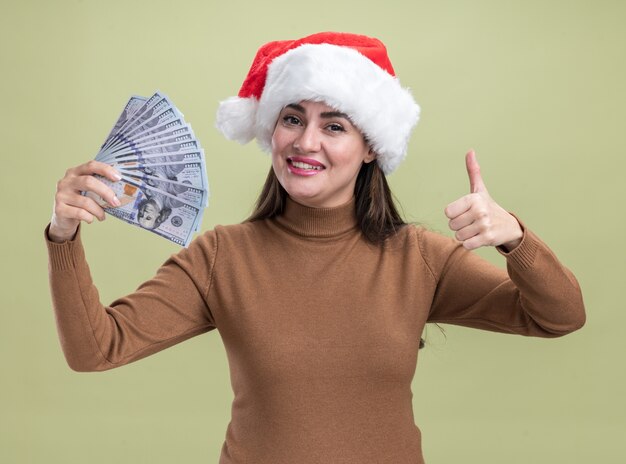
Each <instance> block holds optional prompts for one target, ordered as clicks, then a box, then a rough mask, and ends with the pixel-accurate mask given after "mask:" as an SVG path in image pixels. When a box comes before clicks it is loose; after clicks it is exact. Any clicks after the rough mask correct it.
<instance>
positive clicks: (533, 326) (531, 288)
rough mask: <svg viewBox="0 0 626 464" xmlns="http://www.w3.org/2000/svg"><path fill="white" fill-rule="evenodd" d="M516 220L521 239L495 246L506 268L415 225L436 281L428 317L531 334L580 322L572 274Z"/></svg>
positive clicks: (560, 331) (552, 333) (555, 332)
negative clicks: (507, 249)
mask: <svg viewBox="0 0 626 464" xmlns="http://www.w3.org/2000/svg"><path fill="white" fill-rule="evenodd" d="M520 224H521V223H520ZM521 225H522V229H523V237H522V241H521V243H520V244H519V245H518V246H517V247H516V248H515V249H513V250H512V251H511V252H508V253H507V252H504V251H503V250H502V249H500V248H498V251H499V252H500V254H502V255H503V256H504V257H505V258H506V271H505V270H504V269H500V268H498V267H496V266H494V265H493V264H491V263H489V262H488V261H486V260H484V259H482V258H481V257H480V256H478V255H477V254H476V253H474V252H471V251H468V250H466V249H465V248H463V246H462V245H461V244H460V243H459V242H457V241H456V240H453V239H451V238H447V237H443V236H441V235H438V234H435V233H432V232H428V231H425V230H422V231H421V235H422V236H421V237H420V248H421V251H422V254H423V256H424V259H425V261H426V263H427V265H428V267H429V268H430V270H431V272H432V274H433V276H434V278H435V280H436V283H437V284H436V290H435V294H434V298H433V302H432V306H431V310H430V313H429V318H428V321H429V322H441V323H449V324H456V325H462V326H467V327H473V328H478V329H484V330H491V331H495V332H504V333H515V334H521V335H528V336H537V337H558V336H561V335H565V334H567V333H570V332H573V331H575V330H577V329H579V328H580V327H582V326H583V325H584V323H585V308H584V305H583V299H582V294H581V290H580V287H579V285H578V282H577V281H576V278H575V277H574V275H573V274H572V273H571V272H570V271H569V270H568V269H567V268H566V267H565V266H563V265H562V264H561V263H560V262H559V260H558V259H557V257H556V256H555V255H554V253H553V252H552V251H551V250H550V249H549V248H548V247H547V245H546V244H545V243H544V242H543V241H541V240H540V239H539V238H538V237H537V236H536V235H535V234H534V233H533V232H532V231H530V230H528V229H527V228H526V227H525V226H524V225H523V224H521Z"/></svg>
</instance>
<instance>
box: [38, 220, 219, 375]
mask: <svg viewBox="0 0 626 464" xmlns="http://www.w3.org/2000/svg"><path fill="white" fill-rule="evenodd" d="M45 237H46V244H47V247H48V256H49V261H48V275H49V281H50V292H51V296H52V305H53V308H54V313H55V317H56V323H57V331H58V335H59V340H60V342H61V347H62V349H63V352H64V354H65V358H66V360H67V363H68V365H69V366H70V367H71V368H72V369H73V370H76V371H102V370H107V369H112V368H114V367H119V366H122V365H124V364H128V363H130V362H132V361H136V360H138V359H141V358H144V357H146V356H149V355H151V354H153V353H155V352H157V351H160V350H162V349H164V348H167V347H170V346H172V345H174V344H176V343H179V342H181V341H183V340H186V339H188V338H191V337H193V336H195V335H199V334H201V333H204V332H207V331H209V330H212V329H214V328H215V324H214V321H213V317H212V315H211V311H210V309H209V307H208V306H207V303H206V295H207V293H208V289H209V286H210V284H211V278H212V264H213V258H214V256H215V252H216V249H217V243H216V239H215V236H214V234H213V233H212V232H207V233H205V234H204V235H203V236H201V237H198V238H197V239H196V240H194V242H192V244H191V245H190V246H189V248H187V249H184V250H182V251H181V252H180V253H178V254H176V255H173V256H172V257H170V258H169V259H168V260H167V261H166V262H165V263H164V264H163V265H162V266H161V267H160V268H159V269H158V271H157V273H156V275H155V276H154V277H153V278H152V279H150V280H148V281H147V282H145V283H143V284H142V285H141V286H139V288H138V289H137V290H136V291H135V292H133V293H131V294H130V295H127V296H125V297H123V298H119V299H117V300H115V301H114V302H112V303H111V304H110V305H109V306H104V305H103V304H102V303H101V302H100V298H99V295H98V290H97V288H96V287H95V285H94V283H93V282H92V279H91V274H90V272H89V266H88V265H87V261H86V259H85V253H84V250H83V246H82V243H81V237H80V230H79V231H78V233H77V235H76V237H75V238H74V239H73V240H71V241H67V242H64V243H54V242H52V241H50V240H49V239H48V235H47V229H46V233H45Z"/></svg>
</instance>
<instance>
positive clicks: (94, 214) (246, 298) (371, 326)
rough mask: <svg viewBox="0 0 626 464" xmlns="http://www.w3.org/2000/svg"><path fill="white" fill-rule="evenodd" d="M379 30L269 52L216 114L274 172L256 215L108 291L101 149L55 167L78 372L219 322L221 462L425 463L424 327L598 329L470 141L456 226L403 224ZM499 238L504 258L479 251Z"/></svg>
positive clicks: (63, 299) (54, 268)
mask: <svg viewBox="0 0 626 464" xmlns="http://www.w3.org/2000/svg"><path fill="white" fill-rule="evenodd" d="M393 73H394V72H393V68H392V67H391V63H390V62H389V60H388V58H387V53H386V50H385V47H384V45H383V44H382V43H381V42H380V41H378V40H376V39H372V38H368V37H363V36H356V35H352V34H334V33H322V34H315V35H313V36H309V37H306V38H304V39H300V40H296V41H281V42H272V43H269V44H267V45H265V46H263V47H262V48H261V49H260V50H259V51H258V53H257V56H256V58H255V61H254V63H253V65H252V67H251V69H250V72H249V74H248V76H247V78H246V80H245V81H244V84H243V86H242V88H241V90H240V92H239V95H238V96H237V97H233V98H231V99H228V100H226V101H225V102H223V103H222V105H221V106H220V109H219V111H218V118H217V121H218V127H219V129H220V130H221V131H222V132H223V133H224V134H225V135H226V136H227V137H229V138H232V139H235V140H238V141H240V142H247V141H249V140H251V139H252V138H256V139H257V141H258V142H259V144H260V145H261V147H262V148H263V149H265V150H268V151H271V154H272V168H271V170H270V172H269V174H268V178H267V181H266V184H265V187H264V188H263V191H262V193H261V195H260V197H259V200H258V203H257V206H256V209H255V211H254V212H253V214H252V216H251V217H250V218H249V219H248V220H247V221H245V222H244V223H242V224H237V225H232V226H226V227H222V226H220V227H216V228H215V230H211V231H208V232H205V233H204V234H203V235H201V236H200V237H198V238H197V239H196V240H194V241H193V242H192V244H191V245H190V246H189V248H188V249H184V250H182V251H181V252H180V253H178V254H176V255H174V256H172V257H170V258H169V259H168V260H167V261H166V262H165V263H164V264H163V266H162V267H161V268H160V269H159V270H158V271H157V273H156V275H155V277H154V278H153V279H151V280H149V281H147V282H145V283H144V284H142V285H141V286H140V287H139V288H138V289H137V291H136V292H134V293H132V294H131V295H128V296H126V297H124V298H121V299H118V300H116V301H115V302H113V303H112V304H111V305H110V306H106V307H105V306H103V305H102V304H101V303H100V301H99V299H98V294H97V290H96V288H95V286H94V284H93V282H92V281H91V278H90V275H89V271H88V266H87V263H86V261H85V257H84V252H83V248H82V245H81V241H80V233H79V232H77V230H78V225H79V222H80V221H86V222H92V221H93V219H94V218H102V217H103V216H104V212H103V210H102V209H101V208H100V207H99V206H98V205H97V204H95V203H94V202H92V201H91V200H90V199H89V198H86V197H85V196H82V195H80V192H81V191H85V190H91V191H93V192H95V193H97V194H98V195H100V196H102V197H103V198H105V199H106V200H107V201H108V202H109V203H110V204H111V205H112V206H115V205H116V204H117V202H116V199H115V197H114V195H113V193H112V191H110V190H109V189H108V188H107V187H105V186H104V185H103V184H102V183H100V182H98V181H97V180H96V179H95V178H94V177H93V176H92V174H100V175H103V176H105V177H108V178H109V179H111V180H115V179H116V178H117V173H116V172H115V171H114V170H113V168H111V167H110V166H106V165H103V164H100V163H96V162H93V161H91V162H89V163H86V164H84V165H81V166H78V167H76V168H73V169H70V170H69V171H68V172H67V174H66V175H65V177H64V178H63V179H62V180H61V181H60V182H59V184H58V189H57V194H56V203H55V208H54V213H53V216H52V220H51V223H50V225H49V228H48V229H47V237H48V242H47V243H48V248H49V253H50V284H51V291H52V298H53V303H54V308H55V311H56V315H57V321H58V330H59V335H60V340H61V344H62V347H63V350H64V353H65V356H66V358H67V361H68V363H69V365H70V367H72V368H73V369H75V370H80V371H98V370H104V369H111V368H114V367H118V366H121V365H124V364H127V363H129V362H132V361H135V360H138V359H140V358H143V357H145V356H148V355H150V354H153V353H155V352H157V351H159V350H162V349H164V348H167V347H169V346H172V345H174V344H176V343H178V342H181V341H183V340H185V339H188V338H190V337H193V336H195V335H198V334H201V333H204V332H208V331H210V330H212V329H218V330H219V332H220V335H221V337H222V339H223V342H224V345H225V347H226V351H227V354H228V360H229V365H230V370H231V382H232V386H233V390H234V394H235V399H234V402H233V409H232V420H231V422H230V424H229V426H228V430H227V432H226V440H225V442H224V446H223V449H222V454H221V458H220V463H222V464H231V463H244V462H245V463H249V462H253V463H256V464H263V463H271V464H278V463H290V464H291V463H299V464H306V463H320V462H324V463H333V464H338V463H354V464H357V463H358V464H363V463H374V462H377V463H394V464H399V463H407V464H408V463H420V462H423V458H422V452H421V437H420V432H419V429H418V428H417V427H416V425H415V423H414V419H413V410H412V401H411V399H412V392H411V381H412V379H413V375H414V372H415V367H416V362H417V354H418V349H419V347H420V342H421V340H420V336H421V334H422V331H423V329H424V325H425V324H426V323H427V322H443V323H453V324H460V325H465V326H468V327H474V328H479V329H486V330H493V331H499V332H507V333H516V334H522V335H531V336H540V337H557V336H561V335H564V334H567V333H569V332H571V331H573V330H576V329H578V328H579V327H581V326H582V325H583V324H584V320H585V313H584V307H583V303H582V297H581V293H580V290H579V287H578V284H577V282H576V279H575V278H574V276H573V275H572V274H571V273H570V272H569V271H568V270H567V269H566V268H565V267H563V266H562V265H561V264H560V263H559V261H558V260H557V259H556V257H555V256H554V254H553V253H552V252H551V251H550V250H549V249H548V247H547V246H546V245H545V244H544V243H543V242H542V241H541V240H540V239H539V238H538V237H537V236H536V235H535V234H533V233H532V232H531V231H530V230H529V229H528V228H526V227H524V226H523V225H522V224H521V223H520V222H519V221H518V220H517V219H516V218H515V217H514V216H512V215H511V214H509V213H508V212H506V211H505V210H504V209H502V208H501V207H500V206H499V205H498V204H497V203H496V202H494V201H493V200H492V199H491V198H490V196H489V194H488V192H487V190H486V188H485V185H484V184H483V182H482V179H481V177H480V171H479V167H478V164H477V162H476V158H475V155H474V153H473V152H470V153H469V154H468V155H467V168H468V174H469V177H470V184H471V191H472V193H471V194H469V195H466V196H464V197H462V198H460V199H459V200H457V201H455V202H454V203H452V204H450V205H448V207H447V208H446V210H445V213H446V215H447V216H448V217H449V218H450V228H451V229H452V230H453V231H455V236H456V239H457V240H453V239H450V238H446V237H443V236H441V235H438V234H435V233H432V232H429V231H427V230H425V229H423V228H419V227H415V226H412V225H407V224H405V223H404V221H403V220H402V218H401V217H400V216H399V214H398V213H397V210H396V208H395V206H394V204H393V201H392V198H391V194H390V191H389V188H388V185H387V182H386V180H385V174H387V173H389V172H391V171H392V170H394V169H395V168H396V167H397V166H398V164H399V163H400V162H401V161H402V159H403V157H404V155H405V152H406V146H407V143H408V139H409V135H410V132H411V130H412V128H413V126H414V125H415V123H416V122H417V119H418V115H419V109H418V106H417V105H416V103H415V102H414V100H413V97H412V96H411V94H410V93H409V92H408V91H407V90H406V89H403V88H402V87H401V86H400V84H399V82H398V80H397V79H396V78H395V77H394V74H393ZM485 245H489V246H496V247H498V250H499V251H500V252H501V254H502V255H503V256H504V257H505V259H506V262H507V271H504V270H501V269H499V268H496V267H494V266H493V265H491V264H489V263H487V262H486V261H484V260H482V259H481V258H480V257H478V256H477V255H476V254H475V253H472V252H471V251H470V250H471V249H474V248H477V247H480V246H485Z"/></svg>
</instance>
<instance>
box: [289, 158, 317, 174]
mask: <svg viewBox="0 0 626 464" xmlns="http://www.w3.org/2000/svg"><path fill="white" fill-rule="evenodd" d="M287 164H288V165H289V166H291V167H294V168H296V169H303V170H305V171H321V170H322V169H325V167H324V165H323V164H322V163H320V162H318V161H315V160H312V159H302V158H296V157H290V158H287Z"/></svg>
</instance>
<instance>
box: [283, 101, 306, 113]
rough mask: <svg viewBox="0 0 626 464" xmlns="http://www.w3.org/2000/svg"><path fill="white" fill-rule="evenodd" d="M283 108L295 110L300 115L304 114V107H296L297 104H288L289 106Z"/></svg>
mask: <svg viewBox="0 0 626 464" xmlns="http://www.w3.org/2000/svg"><path fill="white" fill-rule="evenodd" d="M285 108H291V109H292V110H296V111H299V112H300V113H304V112H305V111H304V107H303V106H302V105H298V104H297V103H290V104H289V105H287V106H285Z"/></svg>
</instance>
